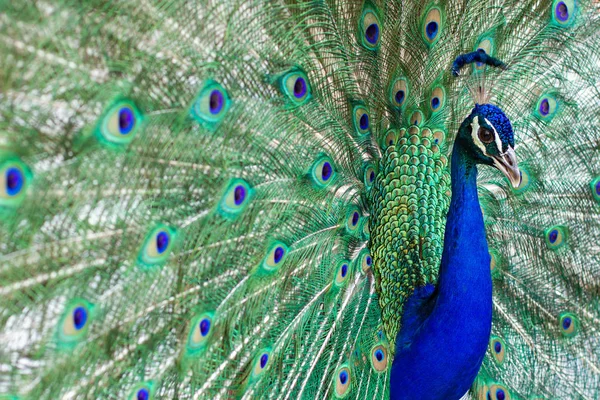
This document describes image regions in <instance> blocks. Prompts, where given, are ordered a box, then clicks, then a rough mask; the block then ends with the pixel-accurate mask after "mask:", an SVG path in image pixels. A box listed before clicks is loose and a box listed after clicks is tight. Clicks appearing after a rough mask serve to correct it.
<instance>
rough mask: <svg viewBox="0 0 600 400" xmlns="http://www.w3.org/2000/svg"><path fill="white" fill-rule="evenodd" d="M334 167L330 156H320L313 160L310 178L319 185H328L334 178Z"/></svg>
mask: <svg viewBox="0 0 600 400" xmlns="http://www.w3.org/2000/svg"><path fill="white" fill-rule="evenodd" d="M335 174H336V172H335V168H334V165H333V161H331V158H329V157H327V156H321V157H319V158H318V159H317V161H315V163H314V164H313V166H312V168H311V173H310V176H311V179H312V181H313V182H314V183H315V184H316V185H317V186H319V187H325V186H327V185H329V184H330V183H331V182H333V180H334V179H335Z"/></svg>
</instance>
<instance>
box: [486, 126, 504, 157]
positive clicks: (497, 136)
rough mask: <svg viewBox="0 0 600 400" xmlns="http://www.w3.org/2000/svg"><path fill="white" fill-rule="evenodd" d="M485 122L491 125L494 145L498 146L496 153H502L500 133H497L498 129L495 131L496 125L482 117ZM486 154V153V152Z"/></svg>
mask: <svg viewBox="0 0 600 400" xmlns="http://www.w3.org/2000/svg"><path fill="white" fill-rule="evenodd" d="M484 119H485V122H486V123H487V124H488V125H489V126H491V127H492V129H493V130H494V139H495V141H496V147H497V148H498V153H499V154H502V140H500V135H498V131H496V127H495V126H494V125H492V123H491V122H490V121H489V120H488V119H487V118H484ZM486 156H487V154H486Z"/></svg>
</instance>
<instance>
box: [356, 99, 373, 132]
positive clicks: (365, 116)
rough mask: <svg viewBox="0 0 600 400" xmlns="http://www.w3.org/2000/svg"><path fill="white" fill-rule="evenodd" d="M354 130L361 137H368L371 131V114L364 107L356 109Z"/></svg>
mask: <svg viewBox="0 0 600 400" xmlns="http://www.w3.org/2000/svg"><path fill="white" fill-rule="evenodd" d="M354 128H355V129H356V132H357V133H358V134H360V135H366V134H367V133H369V130H370V129H371V121H370V119H369V112H368V110H367V109H366V108H365V107H364V106H356V107H354Z"/></svg>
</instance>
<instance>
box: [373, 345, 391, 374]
mask: <svg viewBox="0 0 600 400" xmlns="http://www.w3.org/2000/svg"><path fill="white" fill-rule="evenodd" d="M371 366H372V367H373V369H375V371H377V372H383V371H385V370H386V369H387V366H388V350H387V348H386V347H385V346H384V345H382V344H380V345H377V346H375V347H373V348H372V349H371Z"/></svg>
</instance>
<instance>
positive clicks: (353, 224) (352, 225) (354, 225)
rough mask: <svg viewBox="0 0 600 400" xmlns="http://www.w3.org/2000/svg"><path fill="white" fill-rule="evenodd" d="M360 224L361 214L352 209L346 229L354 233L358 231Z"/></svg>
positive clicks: (347, 217)
mask: <svg viewBox="0 0 600 400" xmlns="http://www.w3.org/2000/svg"><path fill="white" fill-rule="evenodd" d="M359 222H360V213H359V212H358V210H357V209H356V208H355V207H352V208H351V209H350V212H349V213H348V214H347V216H346V229H347V230H348V232H350V233H352V232H355V231H356V230H357V229H358V223H359Z"/></svg>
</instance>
